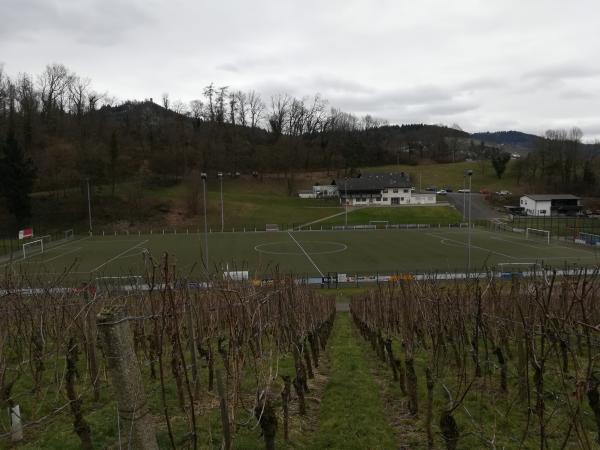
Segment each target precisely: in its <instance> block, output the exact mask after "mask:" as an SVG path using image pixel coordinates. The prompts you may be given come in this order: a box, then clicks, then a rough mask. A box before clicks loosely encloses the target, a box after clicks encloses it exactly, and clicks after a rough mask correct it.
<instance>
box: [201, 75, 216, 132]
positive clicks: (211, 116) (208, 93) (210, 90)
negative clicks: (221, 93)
mask: <svg viewBox="0 0 600 450" xmlns="http://www.w3.org/2000/svg"><path fill="white" fill-rule="evenodd" d="M203 93H204V96H205V97H206V100H207V101H208V104H207V105H206V106H207V108H208V120H209V121H211V122H214V121H215V104H214V97H215V86H214V84H213V83H210V84H209V85H208V86H206V87H205V88H204V92H203Z"/></svg>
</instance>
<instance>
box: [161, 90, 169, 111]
mask: <svg viewBox="0 0 600 450" xmlns="http://www.w3.org/2000/svg"><path fill="white" fill-rule="evenodd" d="M162 105H163V107H164V108H165V109H169V94H168V93H167V92H165V93H164V94H163V95H162Z"/></svg>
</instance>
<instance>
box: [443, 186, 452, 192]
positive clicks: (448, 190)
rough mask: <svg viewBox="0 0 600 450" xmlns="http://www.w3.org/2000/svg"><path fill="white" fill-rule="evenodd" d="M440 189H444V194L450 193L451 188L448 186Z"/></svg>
mask: <svg viewBox="0 0 600 450" xmlns="http://www.w3.org/2000/svg"><path fill="white" fill-rule="evenodd" d="M442 189H444V190H445V191H446V192H452V188H451V187H449V186H446V187H445V188H442Z"/></svg>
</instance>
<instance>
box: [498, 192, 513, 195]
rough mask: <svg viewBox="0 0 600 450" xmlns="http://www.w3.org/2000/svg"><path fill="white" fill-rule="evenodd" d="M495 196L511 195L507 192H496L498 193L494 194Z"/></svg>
mask: <svg viewBox="0 0 600 450" xmlns="http://www.w3.org/2000/svg"><path fill="white" fill-rule="evenodd" d="M496 195H502V196H504V195H512V194H511V193H510V192H509V191H498V192H496Z"/></svg>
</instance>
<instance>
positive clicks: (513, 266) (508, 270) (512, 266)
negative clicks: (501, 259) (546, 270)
mask: <svg viewBox="0 0 600 450" xmlns="http://www.w3.org/2000/svg"><path fill="white" fill-rule="evenodd" d="M498 270H499V272H500V275H501V276H503V277H505V276H512V275H518V274H523V273H533V272H541V271H542V270H543V266H542V265H541V264H540V263H537V262H518V263H515V262H507V263H498Z"/></svg>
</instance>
